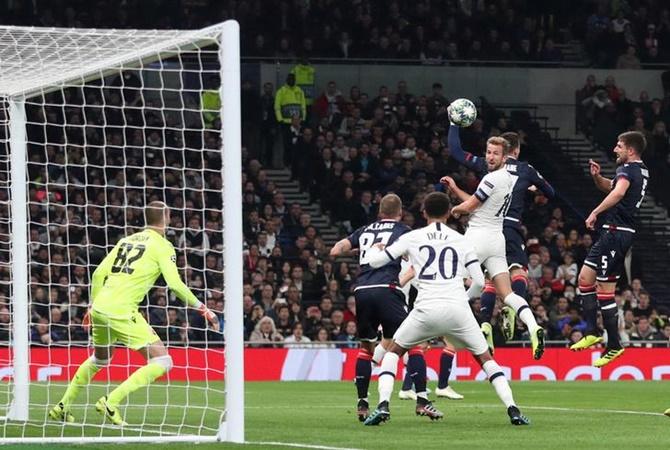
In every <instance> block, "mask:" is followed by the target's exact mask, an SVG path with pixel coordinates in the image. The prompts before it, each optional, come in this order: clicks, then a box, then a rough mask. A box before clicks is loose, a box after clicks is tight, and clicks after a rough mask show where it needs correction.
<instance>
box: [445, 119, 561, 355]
mask: <svg viewBox="0 0 670 450" xmlns="http://www.w3.org/2000/svg"><path fill="white" fill-rule="evenodd" d="M501 137H502V138H504V139H505V140H506V141H507V142H509V144H510V150H509V154H508V155H507V159H506V160H505V169H507V171H508V172H509V173H510V174H511V175H512V176H513V177H514V179H515V182H514V188H513V189H512V197H511V199H510V202H509V207H508V209H507V213H506V214H505V217H504V220H503V235H504V236H505V254H506V257H507V264H508V268H509V273H510V277H511V280H512V282H511V287H512V291H514V293H515V294H517V295H519V296H520V297H522V298H524V299H525V298H526V291H527V288H528V271H527V268H528V255H527V254H526V250H525V244H524V238H523V231H522V222H521V220H522V216H523V210H524V206H525V200H526V194H527V192H528V190H529V188H530V189H535V188H537V189H539V190H540V191H542V193H543V194H544V195H546V196H547V197H548V198H553V197H554V195H555V191H554V188H552V187H551V185H550V184H549V183H548V182H547V181H546V180H545V179H544V178H542V175H540V174H539V172H538V171H537V170H535V168H534V167H533V166H531V165H530V164H528V163H527V162H524V161H519V154H520V153H521V145H520V142H519V135H518V134H516V133H512V132H508V133H503V134H502V136H501ZM448 143H449V153H450V154H451V156H452V157H453V158H454V159H455V160H456V161H458V162H460V163H461V164H463V165H464V166H466V167H468V168H469V169H471V170H473V171H475V172H476V173H477V175H478V176H480V177H481V176H483V175H485V174H486V173H487V172H488V167H487V163H486V159H485V158H480V157H477V156H475V155H473V154H471V153H469V152H466V151H464V150H463V148H462V146H461V140H460V136H459V131H458V127H457V126H456V125H451V126H450V127H449V135H448ZM495 303H496V289H495V286H494V285H493V284H492V283H487V285H486V286H485V287H484V292H482V297H481V311H480V319H481V322H482V323H481V327H482V332H483V333H484V336H485V337H486V341H487V342H488V344H489V348H490V349H491V352H493V330H492V328H491V317H492V315H493V309H494V307H495ZM502 318H503V327H502V329H503V334H504V336H505V339H506V340H510V339H512V338H513V336H514V330H515V319H516V314H515V311H514V309H513V308H510V307H509V306H507V305H506V306H504V307H503V309H502Z"/></svg>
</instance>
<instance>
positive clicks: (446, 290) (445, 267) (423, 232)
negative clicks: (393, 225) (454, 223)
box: [385, 222, 479, 305]
mask: <svg viewBox="0 0 670 450" xmlns="http://www.w3.org/2000/svg"><path fill="white" fill-rule="evenodd" d="M385 251H386V254H387V256H388V257H389V259H394V260H395V261H399V260H400V259H396V258H400V257H401V256H404V255H407V256H408V257H409V262H410V264H411V265H412V266H413V267H414V270H415V271H416V276H415V280H416V286H417V289H418V290H419V294H418V296H417V299H416V303H415V305H419V304H427V303H430V302H431V301H438V302H442V301H444V300H450V301H455V302H457V303H462V302H465V303H467V302H468V298H467V295H466V293H465V288H464V286H463V279H464V278H467V277H469V272H468V270H467V267H468V266H469V265H470V264H479V259H478V258H477V253H476V252H475V249H474V248H473V246H472V245H471V244H470V243H469V242H468V240H467V239H466V238H465V236H463V235H462V234H460V233H459V232H458V231H456V230H453V229H451V228H449V227H448V226H446V225H445V224H443V223H439V222H435V223H432V224H430V225H427V226H425V227H423V228H420V229H418V230H414V231H411V232H409V233H407V234H405V235H403V236H402V237H401V238H400V239H398V242H396V243H395V244H394V245H392V246H389V247H387V248H386V249H385Z"/></svg>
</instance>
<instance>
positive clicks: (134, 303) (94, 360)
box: [49, 201, 219, 425]
mask: <svg viewBox="0 0 670 450" xmlns="http://www.w3.org/2000/svg"><path fill="white" fill-rule="evenodd" d="M146 222H147V227H146V228H145V229H144V230H143V231H140V232H138V233H135V234H132V235H130V236H127V237H125V238H123V239H121V240H120V241H119V242H118V243H117V244H116V246H115V247H114V249H113V250H112V251H111V252H110V253H109V254H108V255H107V256H106V257H105V259H104V260H103V261H102V262H101V263H100V265H99V266H98V268H97V269H96V270H95V272H94V273H93V277H92V280H91V298H92V299H93V300H92V305H91V311H90V320H91V325H92V338H93V346H94V352H93V355H92V356H91V357H90V358H88V359H87V360H86V361H84V363H82V365H81V366H79V368H78V369H77V372H76V373H75V375H74V377H73V378H72V381H71V382H70V384H69V386H68V387H67V390H66V391H65V394H64V395H63V398H62V399H61V400H60V402H58V404H57V405H56V406H54V407H53V408H52V409H51V411H49V417H50V418H51V419H53V420H57V421H61V422H68V423H71V422H74V420H75V418H74V416H73V415H72V413H71V412H70V408H71V405H72V403H73V402H74V401H75V399H76V397H77V394H79V391H80V390H81V388H82V387H84V386H87V385H88V384H90V382H91V380H92V379H93V377H94V376H95V374H96V373H98V371H99V370H100V369H102V368H103V367H106V366H107V365H108V364H109V362H110V360H111V359H112V355H113V353H114V347H113V346H114V344H116V343H121V344H123V345H125V346H126V347H128V348H130V349H132V350H136V351H138V352H140V353H141V354H142V356H144V358H145V359H146V360H147V364H146V365H145V366H144V367H141V368H139V369H137V370H136V371H135V372H134V373H133V374H132V375H131V376H130V377H128V379H126V381H124V382H123V383H121V384H120V385H119V386H118V387H117V388H116V389H114V390H113V391H112V392H110V393H109V395H106V396H103V397H101V398H100V399H99V400H98V401H97V403H96V404H95V409H96V410H97V411H98V412H99V413H100V414H102V415H104V416H105V417H107V419H108V420H109V421H110V422H112V423H113V424H114V425H127V424H126V422H125V421H124V420H123V417H121V411H120V410H119V404H120V403H121V402H122V401H123V399H125V398H126V397H127V396H128V395H129V394H131V393H132V392H134V391H136V390H138V389H140V388H142V387H145V386H148V385H149V384H151V383H152V382H153V381H155V380H156V379H158V378H159V377H161V376H163V375H164V374H165V373H167V372H168V371H169V370H170V369H171V368H172V358H171V357H170V355H169V354H168V351H167V349H166V348H165V345H163V342H162V341H161V340H160V338H159V337H158V335H157V334H156V332H155V331H154V330H153V329H152V328H151V327H150V326H149V324H148V323H147V322H146V320H144V317H142V315H141V314H140V313H139V311H138V310H137V308H138V305H139V304H140V303H141V302H142V300H143V299H144V296H145V295H146V294H147V292H148V291H149V290H150V289H151V288H152V286H153V285H154V283H155V282H156V279H157V278H158V276H159V275H163V278H164V279H165V282H166V283H167V285H168V286H169V287H170V289H172V290H173V291H174V292H175V294H177V296H178V297H179V298H180V299H181V300H182V301H184V302H185V303H186V304H187V305H188V306H189V307H191V308H194V309H197V310H198V312H199V313H200V314H201V315H202V316H203V317H204V318H205V319H206V320H207V321H209V323H210V325H211V326H212V328H213V329H214V330H216V331H218V330H219V320H218V318H217V317H216V315H215V314H214V313H213V312H212V311H210V310H209V309H208V308H207V307H206V306H205V305H204V304H202V303H201V302H200V301H199V300H198V299H197V298H196V297H195V295H193V293H192V292H191V291H190V290H189V288H188V287H187V286H186V285H185V284H184V283H183V282H182V281H181V279H180V278H179V272H178V270H177V266H176V264H175V262H176V256H175V251H174V248H173V247H172V244H171V243H170V242H169V241H168V240H167V239H165V228H166V227H167V224H169V223H170V210H169V209H168V207H167V206H166V205H165V204H164V203H163V202H157V201H154V202H151V203H149V205H147V209H146Z"/></svg>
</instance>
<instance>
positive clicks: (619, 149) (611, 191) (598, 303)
mask: <svg viewBox="0 0 670 450" xmlns="http://www.w3.org/2000/svg"><path fill="white" fill-rule="evenodd" d="M646 146H647V141H646V139H645V137H644V135H643V134H642V133H639V132H637V131H628V132H626V133H622V134H620V135H619V137H618V141H617V144H616V147H614V153H615V154H616V163H617V169H616V174H615V175H614V179H612V180H610V179H608V178H605V177H603V176H602V175H601V174H600V164H598V163H597V162H595V161H593V160H589V165H590V170H591V176H592V177H593V182H594V183H595V185H596V187H597V188H598V189H600V190H601V191H603V192H605V193H607V197H605V198H604V199H603V201H602V202H601V203H600V204H599V205H598V206H597V207H596V208H595V209H594V210H593V211H591V214H589V217H587V219H586V228H588V229H589V230H594V229H595V228H596V221H597V220H598V216H600V215H601V214H604V220H603V221H602V222H601V223H602V225H601V228H602V229H601V232H600V237H599V238H598V240H597V241H596V243H595V244H593V246H592V247H591V250H590V251H589V254H588V256H587V257H586V259H585V260H584V265H583V266H582V269H581V271H580V272H579V294H578V295H579V298H580V300H581V304H582V310H583V313H584V318H585V319H586V322H587V330H586V335H585V336H584V337H583V338H581V339H580V340H579V341H578V342H577V343H575V344H573V345H572V346H571V347H570V349H571V350H576V351H579V350H585V349H587V348H589V347H592V346H593V345H596V344H598V343H600V342H602V341H603V338H602V337H600V336H598V334H597V331H596V330H597V328H596V320H597V315H598V307H600V311H601V313H602V316H603V325H604V326H605V330H607V348H606V349H605V351H604V352H603V354H602V356H601V357H600V358H598V359H597V360H595V361H594V363H593V365H594V366H596V367H602V366H604V365H606V364H608V363H610V362H611V361H613V360H615V359H616V358H618V357H619V356H621V354H623V348H622V347H621V342H620V341H619V327H618V317H617V315H618V309H617V306H616V303H615V302H614V290H615V289H616V283H617V280H618V279H619V277H620V276H621V272H622V270H623V265H624V259H625V257H626V253H627V252H628V250H629V249H630V247H631V245H632V244H633V237H634V236H635V226H636V220H635V215H636V213H637V212H638V210H639V209H640V205H642V202H643V201H644V196H645V194H646V192H647V184H648V183H649V170H648V169H647V166H645V165H644V163H643V162H642V160H641V156H642V153H643V152H644V149H645V147H646Z"/></svg>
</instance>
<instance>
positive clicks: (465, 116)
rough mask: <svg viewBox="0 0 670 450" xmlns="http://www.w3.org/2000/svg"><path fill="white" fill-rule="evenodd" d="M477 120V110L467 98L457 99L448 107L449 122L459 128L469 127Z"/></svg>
mask: <svg viewBox="0 0 670 450" xmlns="http://www.w3.org/2000/svg"><path fill="white" fill-rule="evenodd" d="M475 119H477V108H476V107H475V104H474V103H472V102H471V101H470V100H468V99H467V98H458V99H456V100H454V101H453V102H451V105H449V120H451V122H452V123H453V124H454V125H457V126H459V127H461V128H465V127H469V126H470V125H472V123H473V122H474V121H475Z"/></svg>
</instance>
